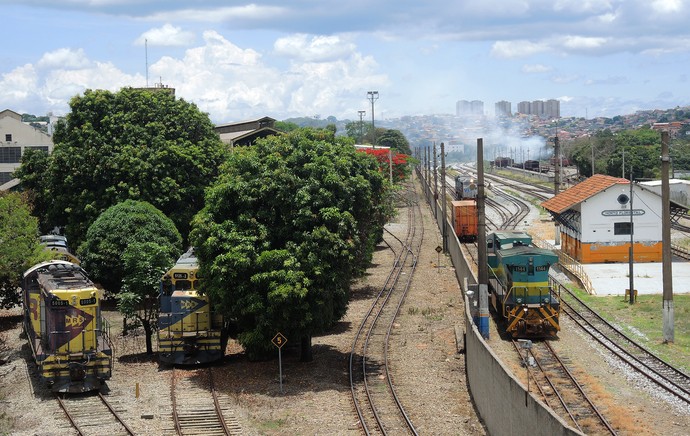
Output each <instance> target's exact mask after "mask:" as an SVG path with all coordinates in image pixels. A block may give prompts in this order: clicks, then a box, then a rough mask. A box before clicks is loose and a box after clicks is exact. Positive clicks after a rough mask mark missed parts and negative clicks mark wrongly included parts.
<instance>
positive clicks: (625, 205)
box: [541, 174, 682, 263]
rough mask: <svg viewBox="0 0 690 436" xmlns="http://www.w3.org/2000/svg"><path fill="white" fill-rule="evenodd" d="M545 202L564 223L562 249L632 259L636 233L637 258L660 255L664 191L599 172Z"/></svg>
mask: <svg viewBox="0 0 690 436" xmlns="http://www.w3.org/2000/svg"><path fill="white" fill-rule="evenodd" d="M631 194H632V195H631ZM541 205H542V207H544V208H545V209H546V210H547V211H548V212H549V213H550V214H551V216H552V217H553V219H554V221H556V222H557V223H558V224H559V225H560V236H561V251H563V252H564V253H565V254H567V255H569V256H570V257H572V258H573V259H575V260H577V261H578V262H580V263H609V262H610V263H614V262H628V261H629V259H630V254H629V248H630V241H631V233H632V240H633V261H634V262H660V261H661V256H662V242H661V240H662V229H661V210H662V209H661V207H662V204H661V196H660V195H659V194H657V193H656V192H654V191H653V190H651V189H649V188H647V187H645V186H642V185H640V184H637V183H633V184H632V190H631V185H630V182H629V181H628V180H627V179H622V178H618V177H611V176H607V175H603V174H595V175H594V176H592V177H590V178H589V179H587V180H585V181H583V182H580V183H578V184H577V185H575V186H573V187H571V188H569V189H567V190H565V191H563V192H561V193H560V194H558V195H556V196H554V197H552V198H550V199H548V200H546V201H544V202H542V204H541ZM671 208H672V215H673V213H674V210H675V211H676V213H677V212H678V211H679V210H682V206H681V205H679V204H677V203H675V202H672V204H671ZM631 217H632V218H631Z"/></svg>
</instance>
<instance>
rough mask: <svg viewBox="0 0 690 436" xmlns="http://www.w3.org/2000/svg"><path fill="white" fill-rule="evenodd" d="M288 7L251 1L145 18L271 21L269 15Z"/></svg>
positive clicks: (181, 10) (166, 20)
mask: <svg viewBox="0 0 690 436" xmlns="http://www.w3.org/2000/svg"><path fill="white" fill-rule="evenodd" d="M287 12H288V8H285V7H280V6H261V5H257V4H255V3H251V4H248V5H245V6H229V7H222V8H210V9H179V10H174V9H171V10H165V11H161V12H158V13H155V14H151V15H149V16H147V17H146V18H147V19H149V20H152V21H165V22H171V21H172V22H174V21H197V22H200V23H220V22H231V21H272V19H273V18H271V17H274V18H275V17H283V18H284V16H285V14H286V13H287Z"/></svg>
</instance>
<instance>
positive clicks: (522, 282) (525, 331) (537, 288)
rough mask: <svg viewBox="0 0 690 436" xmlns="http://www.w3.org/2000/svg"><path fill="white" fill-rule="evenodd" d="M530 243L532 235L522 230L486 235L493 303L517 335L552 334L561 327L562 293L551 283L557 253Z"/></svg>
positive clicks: (508, 326) (509, 331)
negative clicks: (551, 271) (551, 272)
mask: <svg viewBox="0 0 690 436" xmlns="http://www.w3.org/2000/svg"><path fill="white" fill-rule="evenodd" d="M531 244H532V237H531V236H530V235H529V234H527V233H525V232H521V231H513V230H501V231H497V232H494V233H491V234H489V235H488V236H487V256H488V263H489V290H490V292H491V294H490V296H491V304H492V306H493V308H494V310H495V311H496V313H497V314H499V315H500V316H501V317H502V318H503V319H505V321H506V332H507V333H508V334H510V335H511V336H512V337H514V338H534V337H549V336H554V335H556V333H557V332H558V331H559V330H560V324H559V315H560V295H558V294H557V293H556V292H555V291H554V290H553V289H552V287H551V286H550V285H549V269H550V268H551V266H552V265H554V264H556V263H557V262H558V256H557V255H556V254H555V253H554V252H553V251H552V250H547V249H543V248H538V247H534V246H532V245H531Z"/></svg>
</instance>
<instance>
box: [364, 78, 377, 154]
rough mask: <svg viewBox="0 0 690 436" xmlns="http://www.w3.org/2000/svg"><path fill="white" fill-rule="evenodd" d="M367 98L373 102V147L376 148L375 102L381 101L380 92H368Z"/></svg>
mask: <svg viewBox="0 0 690 436" xmlns="http://www.w3.org/2000/svg"><path fill="white" fill-rule="evenodd" d="M367 98H368V99H369V101H370V102H371V130H372V132H373V135H374V136H373V138H374V139H373V140H372V147H373V148H376V126H375V125H374V102H375V101H376V100H378V99H379V92H378V91H367Z"/></svg>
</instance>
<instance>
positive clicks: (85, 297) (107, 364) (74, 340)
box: [22, 260, 113, 393]
mask: <svg viewBox="0 0 690 436" xmlns="http://www.w3.org/2000/svg"><path fill="white" fill-rule="evenodd" d="M22 291H23V295H22V298H23V304H24V331H25V332H26V336H27V338H28V339H29V344H30V346H31V352H32V354H33V358H34V361H35V362H36V365H37V366H38V371H39V374H40V377H41V378H42V379H43V380H44V381H45V382H46V383H47V384H48V385H49V386H50V387H51V389H52V390H53V391H54V392H71V393H76V392H86V391H90V390H95V389H99V388H100V387H101V385H102V384H103V382H104V381H105V380H108V379H109V378H110V376H111V373H112V367H113V358H112V343H111V341H110V334H109V333H110V329H109V327H108V324H107V322H106V321H105V320H104V319H102V318H101V306H100V294H99V290H98V289H97V288H96V286H95V285H94V284H93V282H92V281H91V280H90V279H89V278H88V276H87V275H86V272H85V271H84V270H83V269H82V268H81V267H80V266H79V265H76V264H73V263H71V262H67V261H64V260H51V261H48V262H43V263H39V264H37V265H34V266H33V267H31V268H29V269H28V270H27V271H26V272H25V273H24V275H23V278H22Z"/></svg>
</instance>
